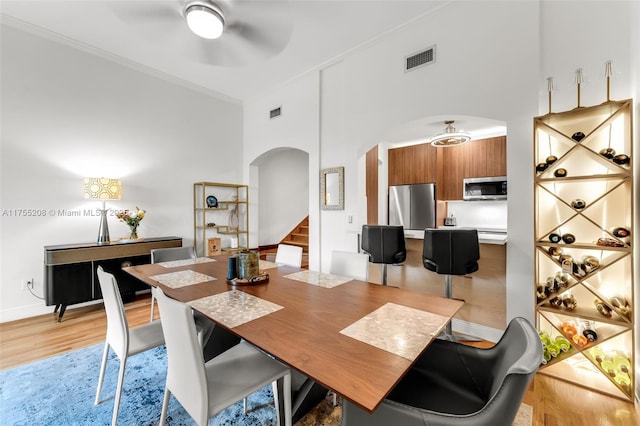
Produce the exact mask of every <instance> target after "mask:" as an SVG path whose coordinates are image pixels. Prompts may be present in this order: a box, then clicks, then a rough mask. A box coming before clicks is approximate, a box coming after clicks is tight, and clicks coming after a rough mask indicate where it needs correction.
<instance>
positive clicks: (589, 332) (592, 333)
mask: <svg viewBox="0 0 640 426" xmlns="http://www.w3.org/2000/svg"><path fill="white" fill-rule="evenodd" d="M581 326H582V327H581V328H582V335H583V336H584V337H586V338H587V340H588V341H589V343H592V342H595V341H596V340H598V333H596V327H595V323H594V322H593V321H582V324H581Z"/></svg>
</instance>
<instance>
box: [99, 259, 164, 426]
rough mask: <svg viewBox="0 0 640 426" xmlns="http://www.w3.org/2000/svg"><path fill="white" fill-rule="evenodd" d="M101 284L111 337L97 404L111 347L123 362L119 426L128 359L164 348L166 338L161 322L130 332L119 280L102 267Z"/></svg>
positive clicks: (116, 406)
mask: <svg viewBox="0 0 640 426" xmlns="http://www.w3.org/2000/svg"><path fill="white" fill-rule="evenodd" d="M98 281H99V282H100V289H101V290H102V298H103V300H104V308H105V311H106V313H107V338H106V341H105V344H104V352H103V354H102V364H101V366H100V375H99V376H98V389H97V390H96V399H95V401H94V403H95V405H98V404H99V403H100V393H101V392H102V383H103V381H104V373H105V370H106V367H107V358H108V356H109V348H111V349H113V351H114V352H115V354H116V355H117V356H118V359H119V360H120V371H119V373H118V384H117V387H116V396H115V401H114V404H113V417H112V419H111V424H112V425H113V426H115V425H116V424H117V422H118V411H119V409H120V396H121V395H122V382H123V381H124V372H125V368H126V365H127V358H128V357H130V356H132V355H135V354H138V353H141V352H144V351H147V350H149V349H153V348H155V347H157V346H161V345H163V344H164V336H163V333H162V324H161V322H160V321H159V320H158V321H153V322H150V323H147V324H144V325H142V326H139V327H135V328H132V329H129V324H128V322H127V316H126V315H125V312H124V305H123V304H122V298H121V297H120V291H119V289H118V283H117V281H116V279H115V277H114V276H113V275H112V274H110V273H108V272H105V271H104V270H103V269H102V266H98Z"/></svg>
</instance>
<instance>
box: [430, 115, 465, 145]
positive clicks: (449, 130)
mask: <svg viewBox="0 0 640 426" xmlns="http://www.w3.org/2000/svg"><path fill="white" fill-rule="evenodd" d="M453 123H454V120H447V121H445V122H444V124H446V125H447V127H446V128H445V129H444V133H440V134H439V135H438V136H434V137H432V138H431V139H429V142H430V143H431V145H433V146H442V147H447V146H456V145H462V144H463V143H466V142H469V141H470V140H471V135H470V134H469V133H467V132H463V131H460V132H458V131H456V128H455V127H453Z"/></svg>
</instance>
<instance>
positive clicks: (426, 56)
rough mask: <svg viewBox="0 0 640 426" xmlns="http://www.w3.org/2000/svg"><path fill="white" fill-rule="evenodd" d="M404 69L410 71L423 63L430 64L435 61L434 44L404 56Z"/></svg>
mask: <svg viewBox="0 0 640 426" xmlns="http://www.w3.org/2000/svg"><path fill="white" fill-rule="evenodd" d="M404 59H405V64H404V70H405V71H411V70H414V69H416V68H418V67H422V66H424V65H429V64H432V63H434V62H435V61H436V46H435V45H433V46H430V47H428V48H427V49H424V50H421V51H420V52H418V53H414V54H412V55H409V56H407V57H405V58H404Z"/></svg>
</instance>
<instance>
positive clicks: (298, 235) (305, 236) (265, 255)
mask: <svg viewBox="0 0 640 426" xmlns="http://www.w3.org/2000/svg"><path fill="white" fill-rule="evenodd" d="M280 243H281V244H289V245H292V246H298V247H302V268H304V269H307V268H308V267H309V216H307V217H305V218H304V219H303V220H302V222H300V223H299V224H298V225H297V226H296V227H295V228H293V230H292V231H291V232H289V234H288V235H287V236H286V237H284V238H283V239H282V241H280ZM259 250H260V259H263V260H269V261H272V262H273V261H274V260H275V258H276V251H277V250H278V245H277V244H276V245H271V246H261V247H260V248H259Z"/></svg>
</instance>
